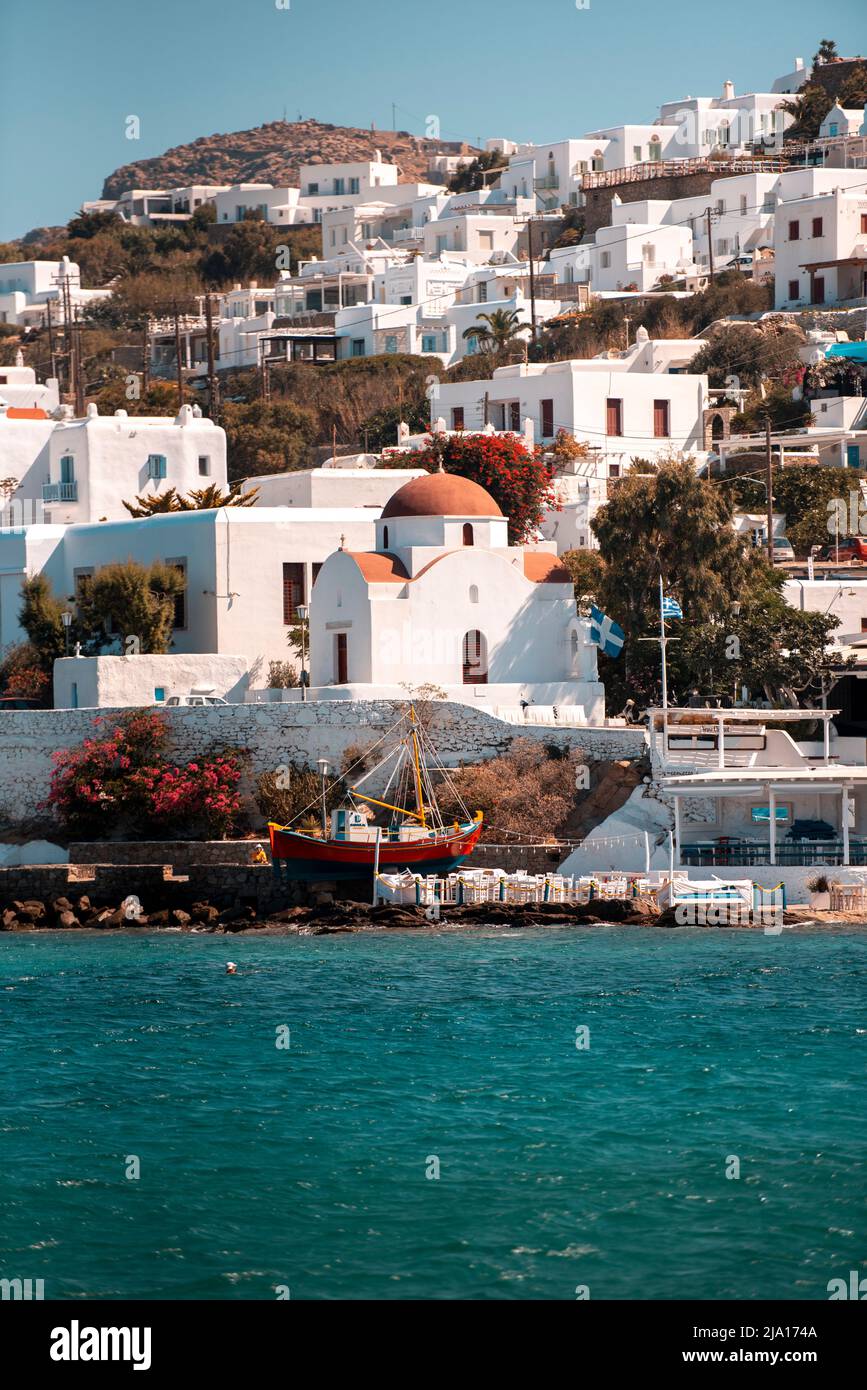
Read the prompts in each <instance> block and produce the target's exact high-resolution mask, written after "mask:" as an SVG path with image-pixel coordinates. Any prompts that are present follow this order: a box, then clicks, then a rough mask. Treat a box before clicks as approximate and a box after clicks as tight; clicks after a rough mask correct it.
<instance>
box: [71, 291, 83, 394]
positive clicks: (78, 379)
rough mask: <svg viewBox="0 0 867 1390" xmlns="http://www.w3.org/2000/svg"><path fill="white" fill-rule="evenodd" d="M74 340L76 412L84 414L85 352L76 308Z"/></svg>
mask: <svg viewBox="0 0 867 1390" xmlns="http://www.w3.org/2000/svg"><path fill="white" fill-rule="evenodd" d="M72 333H73V341H74V343H75V366H76V373H75V413H76V415H77V416H83V415H84V353H83V352H82V350H81V318H80V312H79V310H77V309H76V312H75V319H74V320H73V324H72Z"/></svg>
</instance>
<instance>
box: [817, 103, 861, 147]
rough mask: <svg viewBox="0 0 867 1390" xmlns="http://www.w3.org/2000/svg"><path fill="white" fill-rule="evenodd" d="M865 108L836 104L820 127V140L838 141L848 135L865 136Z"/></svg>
mask: <svg viewBox="0 0 867 1390" xmlns="http://www.w3.org/2000/svg"><path fill="white" fill-rule="evenodd" d="M863 126H864V108H863V107H860V106H859V107H855V108H848V107H845V106H841V105H840V103H839V102H835V103H834V105H833V106H832V107H831V110H830V111H829V112H828V114H827V116H826V117H825V118H824V120H823V121H822V124H821V125H820V126H819V139H820V140H837V139H840V138H841V137H845V136H848V135H863V134H864V133H865V132H864V130H863V129H862V127H863Z"/></svg>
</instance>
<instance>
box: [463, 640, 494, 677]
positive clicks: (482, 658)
mask: <svg viewBox="0 0 867 1390" xmlns="http://www.w3.org/2000/svg"><path fill="white" fill-rule="evenodd" d="M462 659H463V683H464V685H487V683H488V644H487V641H486V640H485V635H484V633H483V632H479V630H478V628H475V627H474V628H473V629H472V631H470V632H468V633H466V634H465V636H464V640H463V645H462Z"/></svg>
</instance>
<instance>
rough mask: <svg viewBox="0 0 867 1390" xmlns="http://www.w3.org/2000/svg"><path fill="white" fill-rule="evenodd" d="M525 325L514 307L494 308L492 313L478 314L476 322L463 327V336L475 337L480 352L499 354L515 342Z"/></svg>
mask: <svg viewBox="0 0 867 1390" xmlns="http://www.w3.org/2000/svg"><path fill="white" fill-rule="evenodd" d="M526 326H527V325H526V324H525V323H523V322H522V321H521V319H520V318H519V317H518V311H517V310H516V309H494V311H493V313H490V314H479V317H478V319H477V320H476V322H475V323H473V324H471V325H470V327H469V328H465V329H464V338H475V340H476V342H477V343H478V345H479V348H480V350H481V351H482V352H495V353H497V354H498V355H499V354H500V353H503V352H505V351H506V349H507V348H510V347H512V346H513V344H514V343H516V342H517V340H518V339H519V338H520V337H521V335H522V333H523V330H524V329H525V328H526Z"/></svg>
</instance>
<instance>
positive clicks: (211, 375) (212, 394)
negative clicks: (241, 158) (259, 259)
mask: <svg viewBox="0 0 867 1390" xmlns="http://www.w3.org/2000/svg"><path fill="white" fill-rule="evenodd" d="M283 119H284V121H285V119H286V117H285V114H284V117H283ZM205 332H206V334H207V347H208V414H209V415H210V417H211V419H212V420H213V421H214V423H215V424H218V423H219V421H218V419H217V416H218V414H219V410H218V406H217V377H216V372H215V371H214V312H213V306H212V304H211V291H210V290H208V292H207V294H206V295H205Z"/></svg>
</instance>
